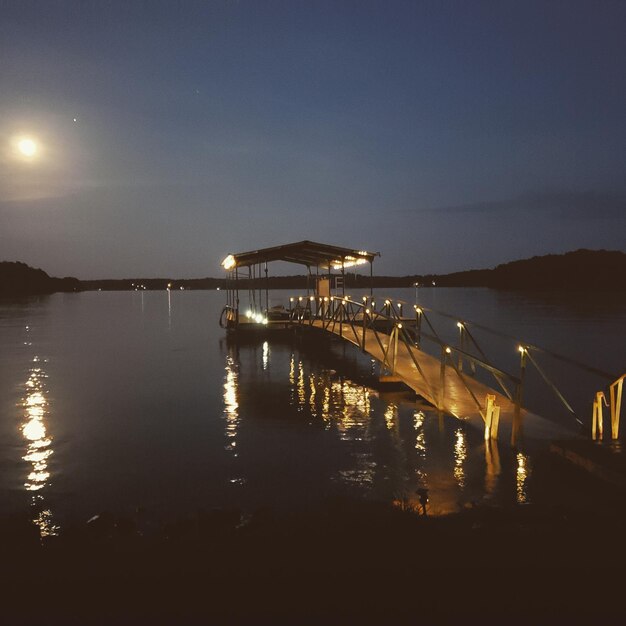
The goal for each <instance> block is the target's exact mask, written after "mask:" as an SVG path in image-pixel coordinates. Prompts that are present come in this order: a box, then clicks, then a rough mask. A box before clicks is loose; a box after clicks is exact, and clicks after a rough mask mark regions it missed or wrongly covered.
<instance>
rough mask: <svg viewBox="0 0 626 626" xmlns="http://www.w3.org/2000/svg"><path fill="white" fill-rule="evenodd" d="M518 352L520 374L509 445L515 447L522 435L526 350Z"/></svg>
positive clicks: (522, 347)
mask: <svg viewBox="0 0 626 626" xmlns="http://www.w3.org/2000/svg"><path fill="white" fill-rule="evenodd" d="M518 349H519V352H520V374H519V383H518V384H517V387H516V389H515V413H514V415H513V428H512V430H511V445H512V446H513V447H515V446H516V445H517V442H518V440H519V438H520V436H521V434H522V398H523V395H524V374H525V373H526V350H527V348H525V347H524V346H519V348H518Z"/></svg>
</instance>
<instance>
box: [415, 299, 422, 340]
mask: <svg viewBox="0 0 626 626" xmlns="http://www.w3.org/2000/svg"><path fill="white" fill-rule="evenodd" d="M421 343H422V309H420V308H419V307H418V306H417V304H416V305H415V347H416V348H417V349H418V350H420V349H421V348H420V344H421Z"/></svg>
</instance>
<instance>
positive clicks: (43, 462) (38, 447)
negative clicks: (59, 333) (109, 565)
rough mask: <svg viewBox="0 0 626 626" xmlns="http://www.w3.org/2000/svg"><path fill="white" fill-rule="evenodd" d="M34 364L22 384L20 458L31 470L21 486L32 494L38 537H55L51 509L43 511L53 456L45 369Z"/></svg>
mask: <svg viewBox="0 0 626 626" xmlns="http://www.w3.org/2000/svg"><path fill="white" fill-rule="evenodd" d="M33 363H35V364H36V365H35V366H34V367H32V368H31V369H30V372H29V376H28V380H27V381H26V383H25V387H26V397H25V398H24V400H23V401H22V407H23V408H24V414H23V418H24V420H25V421H24V422H23V423H22V425H21V427H20V430H21V431H22V435H23V436H24V439H25V440H26V442H27V445H26V454H24V456H22V459H23V460H24V461H26V462H28V463H30V471H29V472H28V474H27V476H26V482H25V483H24V487H25V489H26V491H30V492H32V495H33V498H32V505H33V508H34V509H35V517H34V519H33V523H34V524H35V525H36V526H37V527H38V528H39V534H40V536H41V537H46V536H49V535H56V534H58V531H59V527H58V526H56V525H55V524H54V520H53V517H52V512H51V511H50V509H45V510H44V509H42V506H43V501H44V498H43V496H42V495H41V491H42V489H44V487H46V486H47V485H48V484H49V480H50V475H51V474H50V470H49V467H48V462H49V459H50V456H51V455H52V453H53V450H52V439H53V438H52V437H50V436H49V435H48V433H47V429H46V418H47V416H48V413H49V407H48V400H47V398H46V393H47V391H46V389H45V388H44V381H45V379H46V378H47V375H46V373H45V372H44V370H43V369H42V368H41V367H39V363H41V359H40V358H39V357H34V358H33Z"/></svg>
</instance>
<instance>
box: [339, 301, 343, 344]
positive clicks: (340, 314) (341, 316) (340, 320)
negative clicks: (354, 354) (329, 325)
mask: <svg viewBox="0 0 626 626" xmlns="http://www.w3.org/2000/svg"><path fill="white" fill-rule="evenodd" d="M343 313H344V302H343V298H340V300H339V336H340V337H343Z"/></svg>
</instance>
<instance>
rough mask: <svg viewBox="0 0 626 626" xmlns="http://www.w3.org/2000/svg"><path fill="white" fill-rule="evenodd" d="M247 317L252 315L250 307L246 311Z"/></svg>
mask: <svg viewBox="0 0 626 626" xmlns="http://www.w3.org/2000/svg"><path fill="white" fill-rule="evenodd" d="M246 317H252V311H251V310H250V309H248V310H247V311H246Z"/></svg>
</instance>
